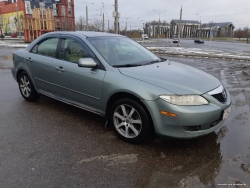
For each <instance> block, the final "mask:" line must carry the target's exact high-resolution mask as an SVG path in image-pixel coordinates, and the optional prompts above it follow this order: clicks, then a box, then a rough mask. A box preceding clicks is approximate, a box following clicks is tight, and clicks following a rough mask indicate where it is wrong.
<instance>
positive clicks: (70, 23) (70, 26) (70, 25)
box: [69, 20, 73, 30]
mask: <svg viewBox="0 0 250 188" xmlns="http://www.w3.org/2000/svg"><path fill="white" fill-rule="evenodd" d="M69 29H71V30H73V29H72V21H71V20H69Z"/></svg>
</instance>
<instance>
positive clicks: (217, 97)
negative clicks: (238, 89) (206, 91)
mask: <svg viewBox="0 0 250 188" xmlns="http://www.w3.org/2000/svg"><path fill="white" fill-rule="evenodd" d="M212 96H213V97H214V98H216V99H217V100H218V101H220V102H221V103H224V102H226V99H227V97H223V94H222V93H218V94H214V95H212Z"/></svg>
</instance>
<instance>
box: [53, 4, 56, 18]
mask: <svg viewBox="0 0 250 188" xmlns="http://www.w3.org/2000/svg"><path fill="white" fill-rule="evenodd" d="M53 14H54V16H57V8H56V4H53Z"/></svg>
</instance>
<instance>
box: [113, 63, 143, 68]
mask: <svg viewBox="0 0 250 188" xmlns="http://www.w3.org/2000/svg"><path fill="white" fill-rule="evenodd" d="M138 66H141V64H125V65H113V66H112V67H138Z"/></svg>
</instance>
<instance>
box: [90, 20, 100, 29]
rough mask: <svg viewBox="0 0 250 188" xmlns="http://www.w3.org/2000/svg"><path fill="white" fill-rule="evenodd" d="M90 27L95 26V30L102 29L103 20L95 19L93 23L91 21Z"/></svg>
mask: <svg viewBox="0 0 250 188" xmlns="http://www.w3.org/2000/svg"><path fill="white" fill-rule="evenodd" d="M90 27H91V28H93V30H95V31H102V27H103V24H102V20H99V19H95V20H94V21H93V23H91V25H90Z"/></svg>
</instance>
